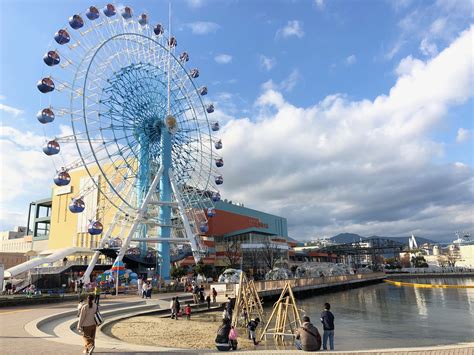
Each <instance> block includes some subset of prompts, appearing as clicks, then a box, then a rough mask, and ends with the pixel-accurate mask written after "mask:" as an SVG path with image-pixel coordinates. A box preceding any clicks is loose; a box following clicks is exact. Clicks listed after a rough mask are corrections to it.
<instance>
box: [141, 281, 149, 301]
mask: <svg viewBox="0 0 474 355" xmlns="http://www.w3.org/2000/svg"><path fill="white" fill-rule="evenodd" d="M147 290H148V285H147V283H146V282H145V280H143V286H142V298H145V299H146V296H147Z"/></svg>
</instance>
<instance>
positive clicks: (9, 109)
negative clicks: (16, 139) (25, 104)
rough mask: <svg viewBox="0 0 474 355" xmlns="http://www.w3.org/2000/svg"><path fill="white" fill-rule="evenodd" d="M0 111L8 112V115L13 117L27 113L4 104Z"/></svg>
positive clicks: (1, 105)
mask: <svg viewBox="0 0 474 355" xmlns="http://www.w3.org/2000/svg"><path fill="white" fill-rule="evenodd" d="M3 98H4V97H3ZM3 98H2V100H3ZM0 111H3V112H6V113H8V114H10V115H12V116H13V117H17V116H20V115H21V114H23V113H24V112H25V111H23V110H21V109H19V108H16V107H12V106H8V105H4V104H2V103H0Z"/></svg>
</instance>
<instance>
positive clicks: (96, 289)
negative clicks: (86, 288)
mask: <svg viewBox="0 0 474 355" xmlns="http://www.w3.org/2000/svg"><path fill="white" fill-rule="evenodd" d="M94 296H95V297H94V303H95V304H97V305H99V300H100V287H99V285H97V286H95V288H94Z"/></svg>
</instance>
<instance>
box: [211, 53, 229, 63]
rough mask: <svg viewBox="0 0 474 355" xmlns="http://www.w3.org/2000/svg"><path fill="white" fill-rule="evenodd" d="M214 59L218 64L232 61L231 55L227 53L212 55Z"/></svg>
mask: <svg viewBox="0 0 474 355" xmlns="http://www.w3.org/2000/svg"><path fill="white" fill-rule="evenodd" d="M214 60H215V61H216V63H218V64H228V63H230V62H232V56H231V55H229V54H218V55H216V56H215V57H214Z"/></svg>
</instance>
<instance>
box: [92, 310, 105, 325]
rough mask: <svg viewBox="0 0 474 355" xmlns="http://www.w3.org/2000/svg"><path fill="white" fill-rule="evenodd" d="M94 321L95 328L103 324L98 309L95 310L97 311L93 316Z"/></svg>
mask: <svg viewBox="0 0 474 355" xmlns="http://www.w3.org/2000/svg"><path fill="white" fill-rule="evenodd" d="M94 321H95V324H96V325H97V326H99V325H101V324H102V323H104V318H102V314H100V312H99V309H97V311H96V312H95V314H94Z"/></svg>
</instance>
